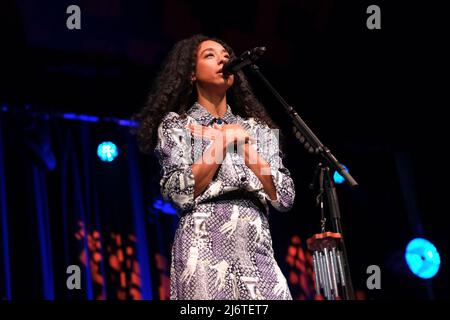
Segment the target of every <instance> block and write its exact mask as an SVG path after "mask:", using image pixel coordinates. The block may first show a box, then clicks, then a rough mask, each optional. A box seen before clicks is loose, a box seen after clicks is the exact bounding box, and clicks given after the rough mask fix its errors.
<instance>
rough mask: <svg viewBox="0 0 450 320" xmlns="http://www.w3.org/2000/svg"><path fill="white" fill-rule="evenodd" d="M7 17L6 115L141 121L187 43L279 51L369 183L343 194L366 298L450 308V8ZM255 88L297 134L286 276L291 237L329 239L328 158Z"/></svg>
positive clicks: (196, 6)
mask: <svg viewBox="0 0 450 320" xmlns="http://www.w3.org/2000/svg"><path fill="white" fill-rule="evenodd" d="M394 2H395V3H394ZM71 4H77V5H79V6H80V8H81V13H82V17H81V21H82V28H81V30H68V29H67V28H66V19H67V17H68V14H66V13H65V12H66V8H67V6H69V5H71ZM371 4H376V5H378V6H380V8H381V27H382V28H381V30H369V29H367V27H366V19H367V17H368V14H367V13H366V8H367V7H368V6H369V5H371ZM0 17H1V20H0V30H1V31H0V34H1V35H2V37H1V39H2V40H1V43H2V45H1V54H2V56H3V58H2V62H1V68H2V69H1V70H2V72H1V73H2V81H1V83H2V84H1V89H0V103H2V105H7V106H9V107H10V108H15V109H17V110H23V109H25V106H26V105H28V106H29V107H28V108H29V109H28V110H29V111H30V110H35V111H40V112H47V113H48V114H53V113H55V112H63V111H65V112H69V111H71V112H76V113H85V114H93V115H99V116H113V117H119V118H129V117H130V116H131V115H132V114H133V113H134V112H136V111H138V110H139V108H141V106H142V105H143V103H144V102H145V99H146V95H147V93H148V89H149V86H150V85H151V83H152V80H153V79H154V77H155V75H156V73H157V72H158V70H159V67H160V65H161V62H162V60H163V58H164V57H165V55H166V54H167V52H168V51H169V50H170V48H171V47H172V46H173V44H174V43H175V42H176V41H178V40H180V39H182V38H185V37H188V36H190V35H192V34H195V33H203V34H206V35H210V36H217V37H219V38H222V39H223V40H225V41H226V42H227V43H229V44H230V45H231V46H232V47H233V49H234V51H235V52H236V53H237V54H239V53H241V52H243V51H244V50H247V49H250V48H253V47H255V46H260V45H264V46H266V47H267V53H266V54H265V56H264V57H263V58H262V59H261V61H260V63H259V66H260V68H261V70H262V72H263V73H264V75H265V76H266V77H267V78H268V79H269V80H270V81H271V83H272V84H273V85H274V86H275V88H276V89H277V90H279V92H280V94H281V95H282V96H283V97H284V98H285V99H286V100H287V101H288V103H290V104H291V105H292V106H294V108H295V109H296V110H297V112H298V113H299V114H300V116H301V117H302V119H303V120H304V121H305V122H306V123H307V124H308V125H309V126H310V128H311V129H312V130H313V131H314V132H315V133H316V135H317V136H318V137H319V138H320V139H321V140H322V142H323V143H324V144H325V145H327V146H328V147H329V148H330V149H331V150H332V151H333V153H334V154H335V155H336V157H337V158H338V159H339V160H340V161H341V162H342V163H343V164H345V165H346V166H347V167H348V168H349V169H350V172H351V173H352V175H353V177H354V178H355V179H356V180H357V181H358V182H359V184H360V188H359V189H357V190H350V189H349V188H348V187H347V186H346V185H339V186H338V187H337V188H338V196H339V200H340V207H341V211H342V215H343V227H344V234H345V236H346V242H347V249H348V255H349V260H350V265H351V271H352V276H353V281H354V284H355V288H356V289H358V290H360V291H362V292H364V294H363V295H364V296H365V297H366V298H368V299H401V298H416V299H417V298H418V299H428V298H433V297H434V298H440V299H442V298H449V293H448V290H447V287H448V285H449V282H450V279H449V268H448V263H449V259H448V254H449V253H450V252H449V250H448V248H449V245H450V244H449V237H448V235H447V230H446V229H447V224H446V222H447V221H448V219H447V215H446V213H447V211H448V208H447V204H446V200H447V197H448V196H447V194H446V191H447V190H446V183H445V182H446V181H447V180H446V178H447V171H448V169H447V167H448V166H447V161H446V160H447V158H446V156H445V148H446V141H445V139H444V136H445V137H446V136H447V134H446V128H447V125H446V118H445V117H444V109H445V108H446V107H448V105H449V101H448V98H447V91H448V88H449V86H448V84H449V83H448V69H449V68H448V57H449V52H448V49H447V44H446V42H448V33H447V32H446V25H445V21H446V19H445V10H444V8H440V7H438V6H437V5H436V4H434V2H415V1H389V2H388V1H373V2H369V1H337V0H319V1H318V0H303V1H288V0H283V1H268V0H265V1H234V0H233V1H227V2H214V3H213V2H211V1H188V0H186V1H175V0H170V1H121V0H108V1H106V0H96V1H87V0H86V1H75V2H74V1H48V0H47V1H12V0H4V1H2V2H1V4H0ZM447 20H448V19H447ZM249 79H250V82H251V84H252V85H253V87H254V89H255V92H256V94H257V96H258V98H259V99H260V100H261V101H262V102H263V103H264V104H265V106H266V108H267V110H268V112H269V113H270V115H271V116H272V117H273V118H274V119H275V121H276V122H277V123H278V124H279V125H280V127H281V128H282V130H283V133H284V135H285V136H287V141H286V151H287V159H286V161H285V165H286V166H287V167H288V168H289V169H290V170H291V173H292V175H293V177H294V180H295V183H296V191H297V198H296V204H295V207H294V209H293V210H292V211H291V212H290V213H289V214H278V213H276V212H275V213H274V214H272V216H271V219H272V220H271V222H272V230H273V237H274V246H275V250H276V254H277V257H278V260H279V261H280V263H281V265H282V266H283V270H286V269H287V267H286V265H285V263H284V257H285V255H286V249H287V247H288V246H289V243H290V241H291V237H292V236H293V235H299V236H300V237H301V239H302V240H303V241H305V240H306V238H308V237H309V236H311V235H312V234H314V233H316V232H318V231H319V219H320V217H319V212H318V210H317V209H315V208H314V205H313V203H314V197H315V194H314V193H313V192H311V191H310V190H308V184H309V182H310V181H311V179H312V174H313V172H314V167H315V163H316V160H317V159H316V158H315V157H314V156H312V155H309V154H308V153H307V152H305V151H304V150H303V147H302V145H301V144H300V143H298V142H297V141H295V140H294V138H293V135H292V131H291V130H292V126H291V124H290V122H289V119H288V118H287V117H286V115H285V114H284V113H283V109H282V107H281V106H280V105H279V104H278V102H277V101H275V100H274V98H273V97H271V96H270V95H269V94H268V92H267V91H266V90H265V88H264V87H263V86H262V85H261V83H260V82H259V81H258V79H255V78H254V77H253V76H252V75H249ZM103 129H104V131H103V132H108V128H103ZM99 131H101V130H99ZM105 135H107V134H106V133H105ZM140 157H142V159H141V161H143V162H146V161H148V163H153V161H154V159H151V156H144V155H140ZM148 174H150V175H152V174H154V171H152V170H149V172H148ZM402 177H403V178H402ZM150 180H151V179H150ZM153 180H155V181H156V180H157V179H156V178H154V179H153ZM153 183H154V182H153ZM149 188H150V187H149ZM144 200H146V199H144ZM419 235H422V236H424V237H426V238H427V239H429V240H431V241H432V242H433V243H434V244H435V245H436V246H437V248H438V250H439V251H440V254H441V270H440V272H439V273H438V274H437V276H436V277H435V278H434V279H432V280H430V281H424V280H420V279H418V278H416V277H415V276H413V275H412V274H411V273H410V271H409V270H408V269H407V266H406V264H405V260H404V258H403V253H404V249H405V246H406V244H407V243H408V241H409V240H410V239H412V238H413V237H415V236H419ZM369 265H379V266H380V268H381V274H382V278H381V279H382V281H381V283H382V289H381V290H373V291H370V290H367V289H366V279H367V276H368V275H367V273H366V268H367V267H368V266H369ZM24 286H25V285H24Z"/></svg>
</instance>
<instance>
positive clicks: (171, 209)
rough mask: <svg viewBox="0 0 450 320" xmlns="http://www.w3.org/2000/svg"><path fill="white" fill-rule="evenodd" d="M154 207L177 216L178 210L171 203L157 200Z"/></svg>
mask: <svg viewBox="0 0 450 320" xmlns="http://www.w3.org/2000/svg"><path fill="white" fill-rule="evenodd" d="M153 207H154V208H155V209H158V210H161V211H162V212H163V213H165V214H177V210H176V209H175V208H174V207H173V206H172V205H171V204H170V203H169V202H166V201H163V200H161V199H157V200H155V202H153Z"/></svg>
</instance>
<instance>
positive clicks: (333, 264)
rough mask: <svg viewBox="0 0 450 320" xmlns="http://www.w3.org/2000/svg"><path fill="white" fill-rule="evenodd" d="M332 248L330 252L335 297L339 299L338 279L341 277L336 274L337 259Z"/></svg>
mask: <svg viewBox="0 0 450 320" xmlns="http://www.w3.org/2000/svg"><path fill="white" fill-rule="evenodd" d="M333 249H334V248H332V249H331V250H330V252H329V254H330V264H331V278H332V280H333V288H334V297H335V298H337V297H339V289H338V285H337V279H336V278H338V277H339V274H337V272H336V264H335V258H334V252H333Z"/></svg>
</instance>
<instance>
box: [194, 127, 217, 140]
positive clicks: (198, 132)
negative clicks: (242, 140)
mask: <svg viewBox="0 0 450 320" xmlns="http://www.w3.org/2000/svg"><path fill="white" fill-rule="evenodd" d="M186 128H187V129H189V131H191V132H192V134H193V135H194V136H197V137H202V138H206V139H209V140H214V139H217V138H218V137H219V136H220V135H221V131H220V130H218V129H215V128H210V127H205V126H201V125H193V124H190V125H187V126H186Z"/></svg>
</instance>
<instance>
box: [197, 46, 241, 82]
mask: <svg viewBox="0 0 450 320" xmlns="http://www.w3.org/2000/svg"><path fill="white" fill-rule="evenodd" d="M229 58H230V55H229V54H228V52H227V51H226V50H225V48H224V47H223V46H222V45H221V44H220V43H217V42H215V41H212V40H206V41H203V42H202V43H200V45H199V48H198V51H197V64H196V68H195V74H194V77H193V79H194V80H196V81H197V84H198V85H199V86H201V87H204V88H211V89H213V88H214V89H221V90H224V91H226V90H227V89H228V88H229V87H231V86H232V85H233V81H234V76H233V75H229V76H227V77H224V76H223V74H222V73H221V72H220V71H221V70H222V67H223V65H224V63H225V62H227V61H228V59H229Z"/></svg>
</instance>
